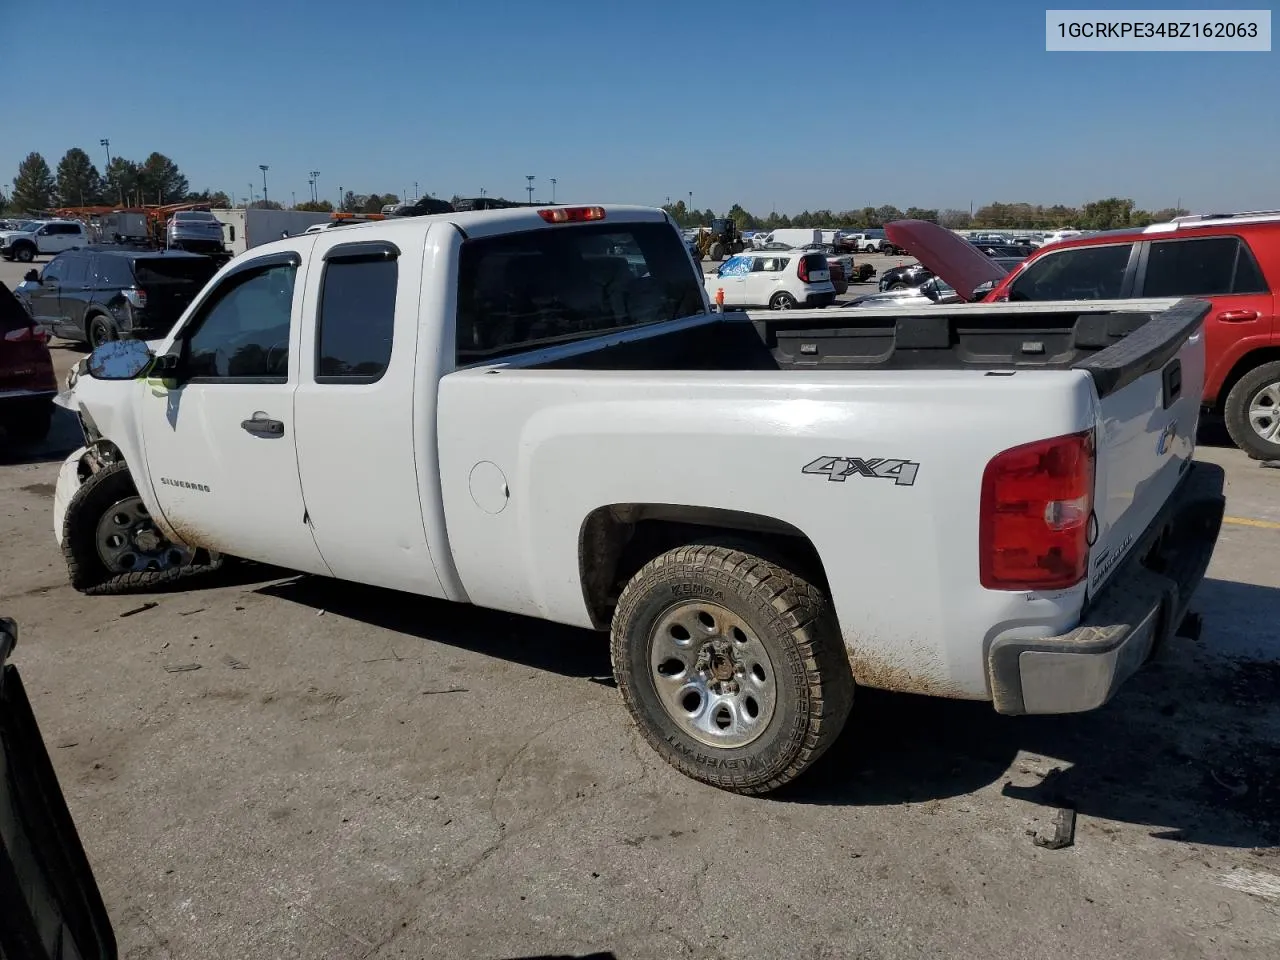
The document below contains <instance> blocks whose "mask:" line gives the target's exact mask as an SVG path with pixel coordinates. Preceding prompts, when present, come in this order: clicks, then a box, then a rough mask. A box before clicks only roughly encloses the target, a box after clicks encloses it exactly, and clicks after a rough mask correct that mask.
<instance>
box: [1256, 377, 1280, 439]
mask: <svg viewBox="0 0 1280 960" xmlns="http://www.w3.org/2000/svg"><path fill="white" fill-rule="evenodd" d="M1249 426H1250V427H1251V428H1252V429H1253V432H1254V433H1256V434H1257V435H1258V436H1259V437H1261V438H1262V439H1263V440H1265V441H1267V443H1280V383H1269V384H1267V385H1266V386H1265V387H1263V388H1262V389H1261V390H1259V391H1258V392H1257V393H1255V394H1254V395H1253V399H1252V400H1250V401H1249Z"/></svg>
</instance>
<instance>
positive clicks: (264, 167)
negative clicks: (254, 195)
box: [258, 163, 267, 207]
mask: <svg viewBox="0 0 1280 960" xmlns="http://www.w3.org/2000/svg"><path fill="white" fill-rule="evenodd" d="M258 169H259V170H261V171H262V205H263V206H264V207H265V206H266V205H267V165H266V164H265V163H260V164H258Z"/></svg>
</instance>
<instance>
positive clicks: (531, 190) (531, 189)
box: [525, 174, 533, 206]
mask: <svg viewBox="0 0 1280 960" xmlns="http://www.w3.org/2000/svg"><path fill="white" fill-rule="evenodd" d="M525 179H526V180H528V181H529V186H527V187H525V189H526V190H528V191H529V206H533V174H528V175H527V176H526V177H525Z"/></svg>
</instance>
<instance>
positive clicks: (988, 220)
mask: <svg viewBox="0 0 1280 960" xmlns="http://www.w3.org/2000/svg"><path fill="white" fill-rule="evenodd" d="M663 209H664V210H666V211H667V212H668V213H669V214H671V218H672V219H673V220H675V222H676V223H677V224H678V225H680V226H681V227H699V226H707V225H709V224H710V223H711V221H712V220H713V219H715V217H716V214H715V212H714V211H712V210H710V209H707V210H697V209H694V210H689V209H687V208H686V207H685V203H684V201H683V200H677V201H676V202H675V203H669V204H666V205H665V206H664V207H663ZM1186 212H1187V211H1186V210H1183V209H1175V208H1173V207H1168V208H1165V209H1163V210H1156V211H1153V212H1152V211H1147V210H1139V209H1137V207H1136V206H1135V204H1134V202H1133V201H1132V200H1129V199H1122V198H1120V197H1108V198H1107V199H1105V200H1095V201H1093V202H1091V203H1086V204H1085V205H1084V206H1082V207H1068V206H1064V205H1062V204H1054V205H1053V206H1043V205H1042V204H1038V203H1036V204H1032V203H989V204H987V205H986V206H982V207H979V208H978V209H977V210H976V211H974V212H973V213H970V212H969V211H968V210H955V209H947V210H933V209H926V208H923V207H907V209H906V210H899V209H898V208H897V207H895V206H893V204H885V205H884V206H880V207H863V208H862V209H860V210H841V211H839V212H836V211H833V210H813V211H810V210H804V211H802V212H800V213H797V214H795V215H793V216H788V215H787V214H779V213H777V212H773V213H770V214H769V215H768V216H767V217H761V216H757V215H756V214H753V213H750V212H749V211H747V210H746V209H744V208H743V207H742V205H741V204H737V203H735V204H734V205H733V206H732V207H730V208H729V209H728V210H727V211H726V212H725V214H724V215H725V216H726V217H729V218H730V219H732V220H733V221H735V222H736V223H737V225H738V229H739V230H776V229H777V228H779V227H806V228H812V227H854V228H860V229H865V228H868V227H882V226H884V225H885V224H886V223H889V222H890V221H893V220H931V221H933V222H934V223H938V224H941V225H942V226H944V227H946V228H947V229H949V230H967V229H984V228H987V229H995V228H1000V229H1005V230H1056V229H1062V228H1065V227H1074V228H1075V229H1077V230H1113V229H1116V228H1119V227H1145V226H1147V225H1149V224H1152V223H1160V222H1162V221H1165V220H1169V219H1171V218H1173V217H1177V216H1182V215H1183V214H1185V213H1186Z"/></svg>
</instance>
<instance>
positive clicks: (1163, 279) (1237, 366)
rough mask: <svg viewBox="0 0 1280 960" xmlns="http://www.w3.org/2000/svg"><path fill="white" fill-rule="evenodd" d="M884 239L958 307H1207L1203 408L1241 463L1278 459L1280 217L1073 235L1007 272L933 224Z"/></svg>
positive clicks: (1206, 219) (1198, 220) (907, 227)
mask: <svg viewBox="0 0 1280 960" xmlns="http://www.w3.org/2000/svg"><path fill="white" fill-rule="evenodd" d="M889 231H890V234H891V235H893V236H894V237H895V241H896V242H898V243H899V244H901V245H903V246H905V247H906V248H907V249H909V250H911V252H912V254H913V255H914V256H915V257H916V258H917V259H918V260H920V261H921V263H922V264H923V265H924V266H925V267H926V268H927V269H928V270H932V271H934V272H936V274H937V275H938V277H940V278H941V279H942V280H943V281H945V282H946V283H947V284H948V285H949V286H950V287H951V288H953V291H954V292H955V295H957V296H959V297H960V298H961V299H965V300H982V301H984V302H989V303H994V302H1000V301H1014V302H1031V301H1048V300H1100V301H1114V300H1127V299H1130V298H1139V297H1195V298H1199V299H1204V300H1207V301H1208V302H1209V303H1210V304H1211V305H1212V309H1211V310H1210V311H1209V313H1208V316H1207V317H1206V319H1205V322H1204V339H1205V348H1206V370H1205V377H1204V394H1203V404H1204V408H1205V410H1207V411H1208V412H1209V413H1211V414H1213V415H1215V416H1220V417H1221V418H1222V419H1223V421H1224V423H1225V425H1226V428H1227V431H1228V432H1229V433H1230V435H1231V439H1232V440H1233V441H1234V442H1235V443H1236V445H1237V446H1239V447H1240V448H1241V449H1242V450H1244V451H1245V452H1246V453H1248V454H1249V456H1251V457H1253V458H1255V459H1259V460H1280V325H1278V324H1277V316H1278V314H1280V307H1278V305H1277V302H1276V291H1277V290H1278V289H1280V211H1260V212H1249V213H1241V214H1226V215H1217V214H1214V215H1206V216H1186V217H1179V218H1177V219H1176V220H1173V221H1170V222H1168V223H1158V224H1153V225H1151V226H1149V227H1145V228H1131V229H1123V230H1111V231H1101V232H1095V233H1089V234H1080V235H1078V236H1075V237H1067V238H1063V239H1061V240H1059V241H1058V242H1056V243H1053V244H1047V245H1045V246H1042V247H1041V248H1040V249H1039V250H1037V251H1036V252H1035V253H1034V254H1032V255H1031V256H1030V257H1028V258H1026V259H1025V260H1022V261H1018V262H1016V263H1014V264H1012V265H1010V264H1009V263H1008V262H1007V261H1006V260H1005V259H1004V258H999V257H988V256H985V255H984V254H982V253H981V252H980V251H979V249H978V248H977V247H975V245H974V244H972V243H969V242H967V241H965V240H962V239H961V238H959V237H957V236H956V235H955V234H954V233H952V232H951V231H949V230H944V229H942V228H941V227H939V226H938V225H937V224H931V223H925V222H923V221H899V222H898V223H893V224H890V225H889ZM917 276H918V274H917ZM890 282H891V283H892V281H890ZM882 284H883V281H882ZM860 305H863V304H860Z"/></svg>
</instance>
